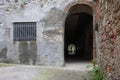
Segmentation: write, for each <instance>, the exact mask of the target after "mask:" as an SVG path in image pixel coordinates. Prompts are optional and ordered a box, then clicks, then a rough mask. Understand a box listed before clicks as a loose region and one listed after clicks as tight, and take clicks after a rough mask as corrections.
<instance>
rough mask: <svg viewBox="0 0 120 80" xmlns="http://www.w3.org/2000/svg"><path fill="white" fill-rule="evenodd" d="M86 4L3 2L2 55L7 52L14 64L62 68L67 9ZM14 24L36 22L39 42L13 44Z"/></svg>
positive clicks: (0, 15) (0, 1) (48, 0)
mask: <svg viewBox="0 0 120 80" xmlns="http://www.w3.org/2000/svg"><path fill="white" fill-rule="evenodd" d="M85 1H86V0H0V52H1V51H2V49H3V48H7V53H5V54H7V58H6V60H8V61H10V62H11V63H22V64H35V65H53V66H63V65H64V47H63V46H64V25H65V18H66V16H67V14H68V13H67V12H68V11H67V10H66V8H67V6H68V5H71V7H72V6H73V4H74V5H75V4H78V3H79V4H80V3H85ZM72 3H73V4H72ZM88 3H90V4H94V2H92V1H88V2H87V4H88ZM14 22H36V23H37V40H36V41H35V42H31V41H26V42H18V41H16V42H14V41H13V23H14Z"/></svg>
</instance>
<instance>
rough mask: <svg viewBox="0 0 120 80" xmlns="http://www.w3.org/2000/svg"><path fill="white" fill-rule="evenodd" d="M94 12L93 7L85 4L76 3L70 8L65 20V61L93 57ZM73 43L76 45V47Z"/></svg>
mask: <svg viewBox="0 0 120 80" xmlns="http://www.w3.org/2000/svg"><path fill="white" fill-rule="evenodd" d="M93 12H94V11H93V9H92V8H91V7H90V6H88V5H85V4H76V5H74V6H72V7H71V8H70V10H69V14H68V16H67V18H66V20H65V31H64V55H65V61H68V60H70V61H71V60H77V61H78V60H92V59H93V35H94V31H93V22H94V17H93V16H94V15H93ZM71 45H74V48H73V47H72V46H71ZM69 46H71V47H69ZM71 53H72V54H71Z"/></svg>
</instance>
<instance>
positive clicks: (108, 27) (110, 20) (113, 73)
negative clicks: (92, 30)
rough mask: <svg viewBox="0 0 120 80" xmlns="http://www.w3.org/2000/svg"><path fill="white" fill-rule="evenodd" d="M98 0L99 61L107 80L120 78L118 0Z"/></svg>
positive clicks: (119, 4) (119, 16)
mask: <svg viewBox="0 0 120 80" xmlns="http://www.w3.org/2000/svg"><path fill="white" fill-rule="evenodd" d="M99 2H100V5H99V8H100V21H99V31H98V41H99V50H98V52H99V54H98V59H99V63H100V66H101V67H102V70H103V71H104V72H105V74H106V76H107V80H120V69H119V68H120V1H119V0H100V1H99Z"/></svg>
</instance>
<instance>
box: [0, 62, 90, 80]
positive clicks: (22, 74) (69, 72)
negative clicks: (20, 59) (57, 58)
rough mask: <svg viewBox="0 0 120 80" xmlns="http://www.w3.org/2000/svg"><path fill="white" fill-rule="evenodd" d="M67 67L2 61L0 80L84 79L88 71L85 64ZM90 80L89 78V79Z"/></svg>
mask: <svg viewBox="0 0 120 80" xmlns="http://www.w3.org/2000/svg"><path fill="white" fill-rule="evenodd" d="M70 65H71V64H69V65H68V66H66V67H46V66H28V65H8V64H3V63H2V64H1V63H0V80H84V78H85V77H88V76H87V75H88V72H89V71H91V69H90V68H89V69H87V68H86V67H83V66H85V65H84V64H83V65H82V66H81V68H79V67H78V66H76V67H75V66H71V67H69V66H70ZM88 80H89V79H88Z"/></svg>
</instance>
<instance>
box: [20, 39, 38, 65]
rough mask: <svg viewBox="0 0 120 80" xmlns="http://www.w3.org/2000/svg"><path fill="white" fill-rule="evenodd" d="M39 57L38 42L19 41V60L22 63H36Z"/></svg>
mask: <svg viewBox="0 0 120 80" xmlns="http://www.w3.org/2000/svg"><path fill="white" fill-rule="evenodd" d="M36 59H37V44H36V42H35V41H31V42H30V43H28V42H26V41H22V42H20V43H19V60H20V63H21V64H33V65H35V63H36Z"/></svg>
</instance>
